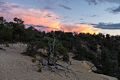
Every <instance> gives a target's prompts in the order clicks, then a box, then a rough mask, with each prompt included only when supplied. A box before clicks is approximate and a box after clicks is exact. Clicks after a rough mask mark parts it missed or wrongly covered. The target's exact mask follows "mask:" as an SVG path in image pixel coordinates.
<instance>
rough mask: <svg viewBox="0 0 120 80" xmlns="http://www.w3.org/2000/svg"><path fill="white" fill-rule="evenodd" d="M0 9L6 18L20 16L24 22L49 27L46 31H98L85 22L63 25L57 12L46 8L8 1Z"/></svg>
mask: <svg viewBox="0 0 120 80" xmlns="http://www.w3.org/2000/svg"><path fill="white" fill-rule="evenodd" d="M2 8H3V9H2ZM0 9H1V10H4V11H0V16H5V17H6V18H7V19H13V18H14V17H18V18H22V19H23V20H24V22H25V24H33V25H42V26H46V27H49V28H46V29H45V30H46V31H51V30H62V31H65V32H82V33H91V34H93V33H98V29H96V28H94V27H93V26H91V25H87V24H79V25H65V24H63V23H61V22H60V21H59V20H58V18H60V17H59V16H58V15H57V14H55V13H54V12H51V11H48V10H40V9H31V8H23V7H20V6H19V5H16V4H8V3H4V4H2V7H1V8H0Z"/></svg>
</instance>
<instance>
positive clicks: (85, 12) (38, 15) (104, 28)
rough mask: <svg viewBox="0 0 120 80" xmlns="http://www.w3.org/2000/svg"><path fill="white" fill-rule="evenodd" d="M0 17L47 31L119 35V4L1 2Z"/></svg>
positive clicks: (109, 0) (102, 0)
mask: <svg viewBox="0 0 120 80" xmlns="http://www.w3.org/2000/svg"><path fill="white" fill-rule="evenodd" d="M0 16H4V17H5V18H6V19H7V20H8V21H10V20H12V18H14V17H18V18H21V19H23V20H24V21H25V24H30V25H42V26H45V27H50V29H46V28H40V29H41V30H47V31H49V30H52V29H57V30H63V31H66V32H69V31H70V32H84V33H87V32H89V33H98V32H101V33H104V34H106V33H109V34H111V35H120V0H0Z"/></svg>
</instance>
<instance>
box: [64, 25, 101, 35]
mask: <svg viewBox="0 0 120 80" xmlns="http://www.w3.org/2000/svg"><path fill="white" fill-rule="evenodd" d="M62 29H63V30H64V31H65V32H78V33H90V34H94V33H96V34H98V33H99V29H97V28H94V27H93V26H92V25H88V24H77V25H63V26H62Z"/></svg>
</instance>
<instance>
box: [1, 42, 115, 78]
mask: <svg viewBox="0 0 120 80" xmlns="http://www.w3.org/2000/svg"><path fill="white" fill-rule="evenodd" d="M25 49H26V45H24V44H20V43H17V44H10V47H5V46H4V45H0V80H117V79H116V78H113V77H109V76H105V75H102V74H96V73H93V72H91V70H90V67H89V65H88V64H87V63H88V62H86V61H76V60H73V59H71V63H72V65H71V66H70V67H69V68H70V71H67V70H66V71H56V72H50V71H47V70H45V71H43V72H41V73H39V72H37V68H36V65H35V63H32V61H31V58H30V57H28V56H23V55H21V54H20V53H21V52H23V51H25Z"/></svg>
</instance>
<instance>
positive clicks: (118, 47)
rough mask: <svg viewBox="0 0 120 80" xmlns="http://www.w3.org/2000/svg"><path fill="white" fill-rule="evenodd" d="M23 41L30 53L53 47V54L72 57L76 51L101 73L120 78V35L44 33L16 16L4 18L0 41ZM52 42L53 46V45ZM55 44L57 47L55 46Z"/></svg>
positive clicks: (0, 28) (65, 58) (0, 25)
mask: <svg viewBox="0 0 120 80" xmlns="http://www.w3.org/2000/svg"><path fill="white" fill-rule="evenodd" d="M15 42H22V43H25V44H28V45H29V46H28V47H29V48H28V51H30V54H28V55H30V56H34V55H35V54H32V51H37V50H38V49H39V48H42V49H47V50H51V49H50V47H52V50H51V52H50V53H49V54H51V53H54V55H53V57H58V56H61V55H62V56H63V57H62V58H63V60H65V61H67V60H68V58H69V57H68V56H67V55H68V52H72V53H74V55H75V56H74V57H73V58H74V59H77V60H88V61H91V62H92V63H94V65H95V66H96V67H97V71H95V72H97V73H101V74H105V75H109V76H114V77H117V78H119V79H120V36H110V35H109V34H107V35H103V34H101V33H100V34H84V33H72V32H63V31H51V32H48V33H46V32H44V31H43V32H42V31H38V30H36V29H34V27H32V26H31V27H28V28H25V25H24V21H22V20H21V19H18V18H14V21H13V22H7V21H6V20H5V19H4V18H3V17H0V43H1V44H3V43H15ZM51 45H52V46H51ZM53 45H54V46H53Z"/></svg>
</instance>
